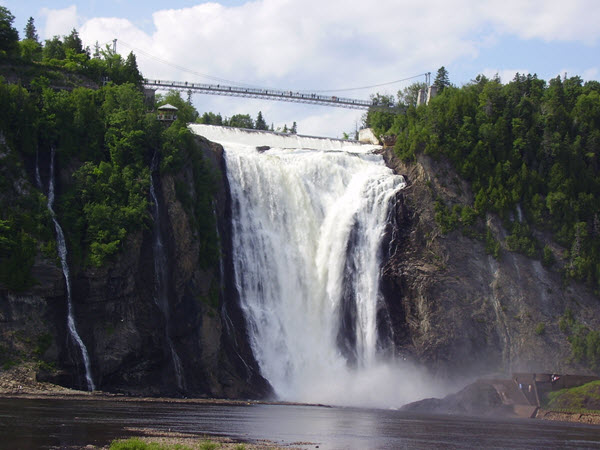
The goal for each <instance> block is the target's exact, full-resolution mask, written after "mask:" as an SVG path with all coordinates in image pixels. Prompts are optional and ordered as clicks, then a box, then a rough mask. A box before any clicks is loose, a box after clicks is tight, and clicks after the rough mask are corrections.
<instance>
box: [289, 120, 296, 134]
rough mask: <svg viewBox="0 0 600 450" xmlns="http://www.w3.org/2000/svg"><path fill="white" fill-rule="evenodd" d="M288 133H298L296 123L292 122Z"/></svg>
mask: <svg viewBox="0 0 600 450" xmlns="http://www.w3.org/2000/svg"><path fill="white" fill-rule="evenodd" d="M290 133H291V134H297V133H298V125H297V124H296V122H294V123H293V124H292V128H290Z"/></svg>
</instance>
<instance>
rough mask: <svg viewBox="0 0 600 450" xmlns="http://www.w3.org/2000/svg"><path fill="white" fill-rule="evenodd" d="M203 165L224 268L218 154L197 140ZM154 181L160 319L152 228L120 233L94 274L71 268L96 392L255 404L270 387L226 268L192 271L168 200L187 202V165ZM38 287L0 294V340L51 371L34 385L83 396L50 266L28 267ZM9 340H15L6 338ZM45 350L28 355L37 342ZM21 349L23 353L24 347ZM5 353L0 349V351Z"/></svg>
mask: <svg viewBox="0 0 600 450" xmlns="http://www.w3.org/2000/svg"><path fill="white" fill-rule="evenodd" d="M198 141H199V144H200V147H201V149H202V151H203V153H204V163H205V164H208V165H209V166H210V170H211V171H212V172H213V174H214V178H215V179H216V181H217V192H216V204H215V215H216V219H217V223H218V227H219V235H220V240H221V246H222V253H223V256H224V257H223V263H224V264H225V265H227V264H229V262H228V261H229V255H230V253H231V233H230V231H229V223H230V220H229V219H228V218H227V211H228V204H227V203H228V201H229V194H228V186H227V181H226V178H225V177H224V176H223V172H222V169H223V167H222V164H224V162H223V158H222V151H223V150H222V148H221V147H220V146H217V145H215V144H211V143H208V142H207V141H205V140H202V139H201V138H198ZM198 156H199V155H197V154H196V155H195V156H192V155H187V157H188V161H186V162H185V164H184V165H183V169H182V170H181V171H180V172H178V173H176V174H174V175H171V174H168V175H164V176H162V177H155V184H157V186H155V189H156V192H157V196H158V198H159V202H158V203H159V207H160V215H161V218H162V219H161V227H162V229H161V232H162V235H163V239H164V246H165V247H166V253H167V260H168V264H167V265H168V274H167V279H168V289H167V290H168V318H169V321H170V323H169V324H168V325H169V326H168V328H169V329H170V341H171V343H169V342H168V338H167V335H166V333H165V329H166V327H167V323H166V317H167V316H166V315H165V314H164V313H163V312H162V311H161V310H160V308H159V306H158V304H157V303H156V301H155V290H154V286H155V274H154V271H155V269H154V255H153V245H152V239H153V236H152V233H153V230H152V227H149V228H148V229H145V230H143V231H140V232H138V233H135V234H132V235H130V236H129V238H128V240H127V242H126V244H125V248H124V250H123V251H122V252H121V253H120V254H119V256H118V258H116V259H115V260H114V261H112V262H110V263H108V264H107V265H106V266H104V267H102V268H99V269H98V268H89V267H88V268H83V269H81V268H72V269H71V273H72V285H73V306H74V314H75V319H76V323H77V328H78V331H79V334H80V336H81V338H82V340H83V342H84V343H85V345H86V347H87V349H88V353H89V355H90V359H91V366H92V375H93V379H94V382H95V384H96V388H97V389H100V390H106V391H113V392H124V393H129V394H133V395H162V396H166V395H175V396H180V395H186V396H211V397H225V398H264V397H266V396H269V395H270V393H271V388H270V386H269V384H268V383H267V382H266V381H265V380H264V379H263V378H262V377H261V376H260V374H259V371H258V367H257V364H256V362H255V360H254V357H253V356H252V352H251V351H250V349H249V347H248V345H247V344H246V339H245V323H244V320H243V316H242V313H241V311H240V309H239V304H238V303H237V301H236V300H237V299H236V297H235V295H233V294H232V292H230V289H225V288H222V287H223V286H225V285H226V284H228V283H229V282H230V280H225V279H223V278H224V275H223V274H224V273H225V271H222V270H219V267H218V265H217V267H216V268H207V269H202V268H200V265H199V264H198V255H199V245H200V243H199V242H200V237H199V236H198V235H197V231H196V229H195V228H194V227H193V226H192V221H191V220H190V216H189V214H188V212H186V210H185V208H184V207H183V205H182V204H181V202H180V201H179V200H178V199H177V195H176V184H177V183H179V185H182V186H185V187H187V188H188V191H189V192H190V193H191V194H190V195H191V196H192V198H191V201H192V202H194V201H196V200H197V199H196V198H195V197H194V195H195V190H194V186H193V183H194V175H193V170H192V167H193V164H192V161H191V160H189V158H193V157H196V158H197V157H198ZM61 175H62V176H64V175H65V174H61ZM33 274H34V276H35V278H36V280H37V281H38V284H37V285H36V286H35V287H34V288H32V289H31V290H30V291H27V292H23V293H21V294H20V295H18V296H17V295H14V294H11V293H9V292H6V291H2V290H0V321H2V323H3V328H2V337H1V339H2V343H4V344H5V347H6V346H10V347H11V348H6V349H5V350H6V351H7V352H9V351H10V352H12V354H16V353H15V352H18V351H19V345H18V344H19V339H18V336H19V334H20V335H22V337H23V339H22V340H24V341H27V342H29V348H28V349H27V348H24V349H22V350H23V351H21V354H22V355H25V354H27V353H29V354H30V355H34V356H36V357H39V358H40V359H42V360H45V361H47V362H49V363H50V364H45V365H43V366H44V367H43V368H42V369H41V370H40V371H39V374H38V378H39V379H41V380H42V381H54V382H57V383H59V384H63V385H67V386H70V387H76V388H81V389H84V388H85V387H86V386H85V380H84V377H83V376H84V368H83V367H82V363H81V355H80V354H79V352H78V349H77V348H76V347H75V346H73V345H72V344H71V343H70V339H69V338H68V336H67V328H66V300H65V295H66V294H65V284H64V280H63V277H62V272H61V271H60V269H59V268H58V266H56V264H55V263H54V262H52V261H46V260H39V261H37V262H36V265H35V266H34V269H33ZM15 336H16V337H15ZM41 337H44V339H45V341H47V342H48V343H47V344H46V345H44V346H43V347H42V348H40V349H38V350H37V351H36V349H35V348H34V346H35V345H36V341H37V340H39V339H41ZM22 346H24V347H27V344H26V343H24V344H23V345H22ZM171 347H172V348H173V350H174V351H175V352H176V354H177V355H178V357H179V359H180V361H181V368H182V375H183V380H184V383H183V384H184V386H183V387H178V384H177V382H176V374H175V367H174V366H175V365H174V363H173V358H172V353H171ZM2 348H4V347H2Z"/></svg>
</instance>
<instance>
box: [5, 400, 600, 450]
mask: <svg viewBox="0 0 600 450" xmlns="http://www.w3.org/2000/svg"><path fill="white" fill-rule="evenodd" d="M130 427H134V428H138V429H139V428H146V429H155V430H161V431H171V432H182V433H191V434H194V435H198V436H201V437H202V436H205V435H213V436H228V437H231V438H234V439H240V440H243V441H249V442H252V441H256V440H260V439H269V440H270V441H273V442H274V443H276V444H279V445H281V446H289V445H291V444H294V443H298V442H302V443H305V444H303V445H295V446H297V447H301V448H316V447H317V446H318V448H319V449H402V448H410V449H436V448H439V449H442V448H444V449H448V448H450V449H452V448H486V449H487V448H507V449H508V448H510V449H514V448H526V449H541V448H544V449H552V448H596V449H600V427H597V426H592V425H583V424H570V423H561V422H546V421H541V420H534V419H515V420H492V419H487V418H473V417H456V416H433V415H414V414H409V413H405V412H402V411H396V410H381V409H360V408H328V407H319V406H303V405H268V404H248V405H215V404H198V403H167V402H161V401H156V402H134V401H127V402H119V401H112V400H102V401H98V400H58V399H48V400H46V399H44V400H30V399H0V447H1V448H4V449H28V448H79V447H83V446H85V445H88V444H92V445H106V444H107V443H108V442H110V441H111V440H113V439H115V438H121V437H128V436H130V435H131V434H132V433H133V432H132V431H130V430H127V429H126V428H130ZM306 443H310V444H306Z"/></svg>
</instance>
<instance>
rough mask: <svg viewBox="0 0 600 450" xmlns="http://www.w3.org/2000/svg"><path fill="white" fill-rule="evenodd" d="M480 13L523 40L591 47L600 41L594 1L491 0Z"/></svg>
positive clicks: (599, 4)
mask: <svg viewBox="0 0 600 450" xmlns="http://www.w3.org/2000/svg"><path fill="white" fill-rule="evenodd" d="M481 9H482V11H483V12H484V13H485V14H486V15H487V17H488V19H489V20H490V21H491V22H492V23H494V24H495V26H497V27H498V28H499V29H500V30H502V31H504V32H507V33H511V34H514V35H516V36H519V37H521V38H524V39H533V38H537V39H543V40H544V41H579V42H584V43H587V44H592V43H594V42H597V41H598V38H600V28H599V27H598V17H600V2H598V1H596V0H569V1H564V0H491V1H487V2H482V3H481Z"/></svg>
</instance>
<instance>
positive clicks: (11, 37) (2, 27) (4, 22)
mask: <svg viewBox="0 0 600 450" xmlns="http://www.w3.org/2000/svg"><path fill="white" fill-rule="evenodd" d="M14 20H15V16H13V15H12V13H11V12H10V11H9V10H8V9H7V8H5V7H4V6H0V55H3V56H14V55H16V54H17V52H18V51H19V47H18V42H19V32H18V31H17V30H16V29H15V28H14V27H13V22H14Z"/></svg>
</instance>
